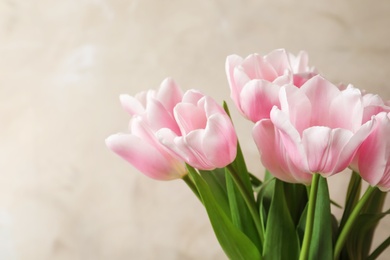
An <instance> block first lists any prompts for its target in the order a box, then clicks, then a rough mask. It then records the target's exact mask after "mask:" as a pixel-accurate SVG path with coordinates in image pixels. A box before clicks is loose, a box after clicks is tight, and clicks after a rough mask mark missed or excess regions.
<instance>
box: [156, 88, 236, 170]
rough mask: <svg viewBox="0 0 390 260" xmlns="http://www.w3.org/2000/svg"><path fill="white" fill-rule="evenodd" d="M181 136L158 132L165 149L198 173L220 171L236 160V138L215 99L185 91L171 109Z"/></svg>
mask: <svg viewBox="0 0 390 260" xmlns="http://www.w3.org/2000/svg"><path fill="white" fill-rule="evenodd" d="M174 117H175V119H176V122H177V124H178V125H179V128H180V132H181V133H180V134H177V133H175V132H174V131H172V130H171V129H169V128H166V129H161V130H160V131H158V132H157V135H158V136H159V139H160V141H161V143H162V144H164V145H165V146H166V147H167V148H168V149H170V150H171V151H172V152H173V153H175V154H176V155H177V156H179V157H180V158H182V159H183V160H184V161H185V162H186V163H188V164H189V165H191V166H193V167H195V168H197V169H200V170H212V169H215V168H222V167H225V166H226V165H228V164H230V163H231V162H232V161H233V160H234V159H235V157H236V152H237V136H236V133H235V130H234V127H233V125H232V122H231V120H230V118H229V116H228V115H227V114H226V112H225V111H224V110H223V108H222V107H221V106H220V105H218V104H217V103H216V102H215V100H213V99H212V98H210V97H208V96H204V95H203V94H201V93H199V92H197V91H194V90H190V91H187V92H186V93H185V94H184V96H183V100H182V102H181V103H179V104H177V105H176V106H175V108H174Z"/></svg>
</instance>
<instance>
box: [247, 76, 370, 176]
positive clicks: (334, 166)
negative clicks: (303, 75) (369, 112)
mask: <svg viewBox="0 0 390 260" xmlns="http://www.w3.org/2000/svg"><path fill="white" fill-rule="evenodd" d="M279 99H280V108H278V107H276V106H274V107H273V108H272V110H271V113H270V119H262V120H260V121H259V122H257V123H256V125H255V126H254V128H253V138H254V140H255V143H256V145H257V147H258V149H259V151H260V155H261V159H262V162H263V164H264V166H265V167H266V168H267V169H269V170H270V171H271V173H273V174H274V175H275V176H276V177H278V178H280V179H282V180H284V181H287V182H299V183H310V180H311V174H312V173H320V174H321V175H323V176H325V177H327V176H330V175H332V174H335V173H338V172H340V171H342V170H344V169H345V168H346V167H348V165H349V164H350V162H351V160H352V158H353V156H354V155H355V153H356V151H357V149H358V148H359V146H360V145H361V143H362V142H363V141H364V140H365V138H366V137H367V136H368V135H369V134H370V131H371V129H372V126H373V123H372V122H371V121H370V122H367V123H366V124H364V125H362V120H363V112H364V106H363V104H362V96H361V93H360V91H359V90H358V89H355V88H347V89H345V90H340V89H338V88H337V87H336V86H335V85H333V84H331V83H330V82H328V81H326V80H325V79H323V78H322V77H320V76H314V77H313V78H311V79H309V80H308V81H307V82H306V83H305V84H303V85H302V86H301V87H300V88H298V87H296V86H293V85H286V86H284V87H281V90H280V96H279Z"/></svg>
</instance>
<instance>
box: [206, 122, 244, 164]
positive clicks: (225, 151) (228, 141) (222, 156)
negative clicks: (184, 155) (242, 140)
mask: <svg viewBox="0 0 390 260" xmlns="http://www.w3.org/2000/svg"><path fill="white" fill-rule="evenodd" d="M201 142H202V149H203V154H205V156H206V158H207V160H208V161H209V162H210V164H211V165H213V167H214V168H222V167H225V166H226V165H228V164H230V163H231V162H233V160H234V159H235V157H236V153H237V136H236V132H235V130H234V128H233V125H232V123H231V121H230V118H229V117H228V116H227V115H222V114H214V115H212V116H211V117H210V118H209V119H208V122H207V127H206V129H205V130H204V135H203V140H202V141H201Z"/></svg>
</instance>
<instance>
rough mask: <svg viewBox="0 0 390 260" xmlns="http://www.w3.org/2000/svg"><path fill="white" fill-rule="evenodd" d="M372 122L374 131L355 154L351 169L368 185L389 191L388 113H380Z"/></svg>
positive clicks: (389, 127)
mask: <svg viewBox="0 0 390 260" xmlns="http://www.w3.org/2000/svg"><path fill="white" fill-rule="evenodd" d="M372 120H373V121H375V122H376V124H375V126H374V129H373V131H372V132H371V134H370V135H369V136H368V137H367V139H366V140H365V141H364V142H363V143H362V145H361V146H360V148H359V150H358V152H357V153H356V156H355V158H354V163H353V164H354V165H355V167H352V168H357V170H358V171H359V172H360V175H361V176H362V178H363V179H364V180H365V181H367V182H368V183H369V184H370V185H372V186H378V188H379V189H380V190H382V191H390V113H386V112H381V113H379V114H377V115H375V116H374V117H373V118H372Z"/></svg>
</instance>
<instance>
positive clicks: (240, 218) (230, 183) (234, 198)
mask: <svg viewBox="0 0 390 260" xmlns="http://www.w3.org/2000/svg"><path fill="white" fill-rule="evenodd" d="M226 186H227V191H228V199H229V205H230V213H231V218H232V221H233V224H234V225H235V226H237V227H238V228H239V229H240V230H241V231H243V232H244V233H245V234H246V235H247V236H248V237H249V238H250V239H251V240H252V242H253V243H254V244H255V245H256V246H257V247H258V248H259V250H260V251H261V248H262V247H261V241H260V237H259V234H258V233H257V229H256V226H255V223H254V222H253V219H252V215H251V213H250V211H249V209H248V206H247V204H246V203H245V200H244V198H243V197H242V194H241V193H240V191H239V189H238V187H237V185H236V184H235V182H234V180H233V178H232V177H231V175H230V173H229V172H228V170H226Z"/></svg>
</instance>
